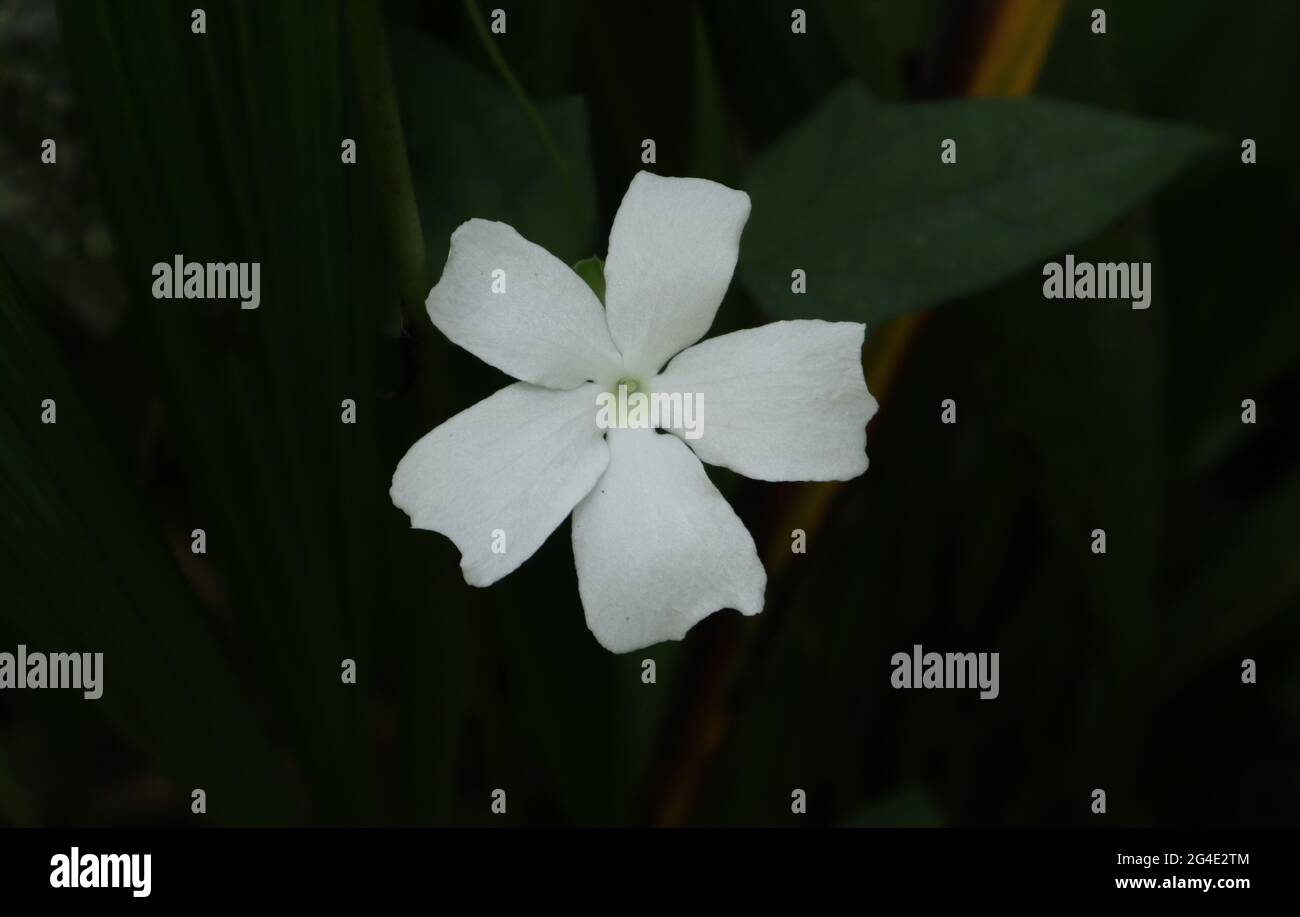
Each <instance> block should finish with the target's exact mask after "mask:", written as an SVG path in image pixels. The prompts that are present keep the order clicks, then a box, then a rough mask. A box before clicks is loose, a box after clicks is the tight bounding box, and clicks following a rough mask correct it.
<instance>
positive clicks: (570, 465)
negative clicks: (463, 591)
mask: <svg viewBox="0 0 1300 917" xmlns="http://www.w3.org/2000/svg"><path fill="white" fill-rule="evenodd" d="M598 391H599V388H598V387H597V386H595V385H587V386H583V387H582V388H578V389H573V390H572V391H568V392H557V391H554V390H552V389H546V388H538V387H537V386H535V385H528V384H527V383H523V382H516V383H515V384H514V385H509V386H506V387H505V388H503V389H501V391H499V392H497V393H496V394H494V395H492V396H491V397H489V398H485V399H483V400H482V401H480V402H479V403H478V404H476V405H474V406H473V407H472V408H469V409H468V410H465V411H461V412H460V413H459V414H457V415H456V416H455V417H453V418H451V419H450V420H448V421H446V422H444V423H442V424H441V425H439V426H438V427H436V428H435V429H434V430H433V431H432V432H431V433H428V434H426V435H425V436H424V437H422V438H421V439H420V440H419V442H417V443H416V444H415V445H414V446H412V447H411V448H410V451H408V452H407V453H406V456H405V457H404V458H403V459H402V461H401V462H399V463H398V465H397V471H396V472H394V473H393V486H392V489H391V490H390V491H389V494H390V496H391V497H392V498H393V503H394V504H395V505H396V506H397V507H398V508H399V509H402V510H404V511H405V512H406V514H407V515H409V516H410V517H411V525H412V527H414V528H417V529H431V530H433V531H435V532H442V533H443V534H444V535H446V536H447V537H448V538H450V539H451V540H452V541H453V542H455V543H456V547H457V548H459V549H460V553H461V559H460V566H461V569H462V570H463V571H464V573H465V582H467V583H469V584H470V585H472V586H489V585H491V584H492V583H495V582H496V581H497V580H499V579H501V577H503V576H505V575H506V574H507V573H510V572H511V571H513V570H514V569H515V568H516V567H518V566H519V565H520V564H522V563H523V562H524V561H525V560H527V559H528V558H529V557H531V556H532V555H533V552H535V551H536V550H537V549H538V548H539V547H541V545H542V542H544V541H545V540H546V538H547V536H548V535H550V534H551V532H553V531H555V528H556V526H558V525H559V524H560V523H561V522H563V521H564V517H565V516H567V515H568V514H569V511H570V510H571V509H573V507H574V505H575V504H577V502H578V501H579V500H581V499H582V498H583V497H584V496H586V494H587V493H588V492H589V491H590V490H591V488H592V485H594V484H595V483H596V481H597V479H598V478H599V477H600V475H601V473H602V472H604V470H605V467H606V466H607V465H608V464H609V447H608V446H606V445H605V441H604V439H603V438H602V437H603V434H602V433H601V431H600V430H598V429H597V428H596V421H595V416H596V393H597V392H598ZM494 547H495V548H497V549H498V550H499V549H501V548H504V553H496V552H494V551H493V548H494Z"/></svg>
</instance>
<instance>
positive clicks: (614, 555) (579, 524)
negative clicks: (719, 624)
mask: <svg viewBox="0 0 1300 917" xmlns="http://www.w3.org/2000/svg"><path fill="white" fill-rule="evenodd" d="M609 449H610V461H609V468H608V470H606V472H605V474H604V476H603V477H601V479H600V481H599V482H597V484H596V486H595V487H594V488H593V489H592V491H591V493H590V494H588V495H587V497H586V498H585V499H584V500H583V501H582V502H581V503H579V504H578V506H577V508H576V509H575V510H574V511H573V558H574V561H575V563H576V565H577V567H578V591H579V592H580V593H581V595H582V607H583V609H584V610H585V612H586V616H587V626H588V627H590V628H591V632H592V633H593V634H595V636H596V639H597V640H598V641H599V642H600V645H601V646H603V647H605V648H606V649H607V650H610V651H611V652H615V653H626V652H629V651H631V650H635V649H640V648H642V647H646V646H650V645H651V644H654V643H659V642H661V641H663V640H680V639H681V638H682V637H683V636H685V635H686V632H687V631H688V630H690V629H691V627H692V625H694V624H695V623H696V622H697V621H700V620H701V619H703V618H706V617H708V616H709V615H710V614H712V613H713V612H715V611H717V610H719V609H721V608H735V609H737V610H739V611H740V612H742V613H743V614H747V615H754V614H758V613H759V612H760V611H762V610H763V590H764V588H765V587H766V585H767V574H766V573H765V572H764V570H763V564H762V563H761V562H760V561H759V559H758V552H757V551H756V550H755V548H754V539H753V538H751V537H750V535H749V532H748V531H747V530H746V529H745V526H744V524H743V523H742V522H741V521H740V519H739V518H738V517H737V516H736V514H735V512H734V511H733V510H732V509H731V507H730V506H729V505H728V504H727V501H726V500H724V499H723V498H722V494H720V493H718V490H717V488H716V487H714V486H713V483H712V482H711V481H710V480H709V478H708V475H707V474H705V472H704V466H703V465H701V464H700V461H699V459H697V458H696V457H695V456H694V455H692V454H691V450H689V449H687V448H686V447H685V446H683V445H682V443H681V440H679V439H676V438H674V437H672V436H668V435H666V434H662V433H657V432H655V431H654V430H629V429H617V430H610V431H609Z"/></svg>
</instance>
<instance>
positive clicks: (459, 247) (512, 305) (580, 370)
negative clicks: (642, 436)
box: [425, 220, 622, 388]
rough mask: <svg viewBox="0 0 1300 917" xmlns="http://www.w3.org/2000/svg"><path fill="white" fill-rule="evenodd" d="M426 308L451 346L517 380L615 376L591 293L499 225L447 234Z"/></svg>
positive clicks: (558, 383) (566, 382)
mask: <svg viewBox="0 0 1300 917" xmlns="http://www.w3.org/2000/svg"><path fill="white" fill-rule="evenodd" d="M497 271H500V272H501V273H499V274H498V273H494V272H497ZM494 283H495V284H496V287H495V289H496V290H498V292H494ZM502 284H504V290H503V291H502ZM425 306H426V307H427V308H428V310H429V317H430V318H431V319H433V323H434V324H435V325H437V326H438V330H439V331H441V332H442V333H443V334H445V335H447V337H448V338H450V339H451V340H452V342H453V343H455V344H457V345H459V346H461V347H463V348H465V349H466V350H468V351H469V352H470V353H472V354H474V356H476V357H478V358H479V359H480V360H482V361H484V362H485V363H490V364H492V365H493V366H495V367H496V368H497V369H500V370H504V371H505V372H507V373H509V374H510V375H512V376H514V377H515V378H516V379H523V380H524V381H525V382H533V383H535V384H537V385H545V386H548V387H550V388H573V387H574V386H577V385H581V384H582V383H584V382H587V381H598V382H602V383H605V384H608V383H609V382H611V381H612V380H614V379H617V378H618V373H619V369H620V367H621V366H622V360H621V358H620V356H619V353H618V350H617V348H615V347H614V344H613V342H612V341H611V340H610V337H609V329H608V327H607V326H606V324H605V310H604V309H602V308H601V305H600V300H599V299H597V298H596V294H595V293H593V292H592V291H591V287H589V286H587V284H586V282H584V281H583V279H582V278H581V277H579V276H578V275H577V274H576V273H574V271H573V270H572V269H571V268H570V267H569V266H568V265H566V264H565V263H564V262H562V261H560V260H559V259H558V258H556V257H555V256H554V255H552V254H551V253H550V252H548V251H547V250H546V249H544V248H542V247H541V246H540V245H534V244H533V243H532V242H529V241H528V240H527V239H525V238H524V237H523V236H521V235H519V233H517V232H515V230H514V229H513V228H511V227H510V226H507V225H506V224H505V223H494V222H491V221H489V220H470V221H469V222H467V223H462V224H461V225H460V227H459V228H458V229H457V230H456V231H455V232H454V233H452V234H451V250H450V251H449V252H448V254H447V266H446V267H444V268H443V270H442V279H441V280H439V281H438V284H437V286H435V287H434V288H433V289H432V290H430V291H429V298H428V299H427V300H425Z"/></svg>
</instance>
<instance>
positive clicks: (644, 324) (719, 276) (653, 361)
mask: <svg viewBox="0 0 1300 917" xmlns="http://www.w3.org/2000/svg"><path fill="white" fill-rule="evenodd" d="M748 219H749V195H748V194H746V193H745V192H743V191H735V190H732V189H731V188H728V187H726V186H725V185H719V184H718V183H716V182H711V181H706V180H705V179H702V178H662V177H660V176H658V175H651V174H650V173H649V172H638V173H637V174H636V177H635V178H633V179H632V184H631V185H629V186H628V189H627V193H626V194H625V195H623V203H622V204H621V205H620V206H619V208H618V213H617V214H616V215H615V216H614V226H613V229H612V230H611V231H610V234H609V257H608V258H606V259H605V307H606V310H607V311H608V315H609V330H610V334H612V335H613V337H614V343H615V344H617V345H618V348H619V350H620V351H622V353H623V366H624V368H625V369H626V370H627V372H628V373H630V374H632V375H636V376H641V377H642V378H644V377H645V376H649V375H653V374H654V373H655V372H658V370H659V369H660V367H662V366H663V365H664V363H665V362H667V360H668V358H669V357H671V356H672V355H673V354H675V353H677V352H678V351H679V350H681V349H683V348H685V347H689V346H690V345H691V344H694V343H695V342H696V341H698V340H699V339H700V338H702V337H704V333H705V332H706V331H708V330H709V326H710V325H712V324H713V316H714V315H716V314H717V311H718V305H719V304H720V303H721V302H722V296H723V294H724V293H726V292H727V286H728V285H729V284H730V283H731V275H732V272H733V271H735V269H736V254H737V252H738V250H739V248H740V233H741V230H743V229H744V228H745V221H746V220H748Z"/></svg>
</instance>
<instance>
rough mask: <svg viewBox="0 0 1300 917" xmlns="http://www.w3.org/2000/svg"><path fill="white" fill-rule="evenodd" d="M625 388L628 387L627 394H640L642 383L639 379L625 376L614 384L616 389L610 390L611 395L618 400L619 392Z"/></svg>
mask: <svg viewBox="0 0 1300 917" xmlns="http://www.w3.org/2000/svg"><path fill="white" fill-rule="evenodd" d="M623 386H627V393H628V394H629V395H631V394H632V393H633V392H639V391H640V390H641V381H640V380H639V379H634V378H632V377H631V376H624V377H623V378H622V379H619V380H618V381H617V382H615V383H614V387H613V388H612V389H610V394H611V395H613V396H614V397H615V398H617V397H618V390H619V389H620V388H621V387H623Z"/></svg>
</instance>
